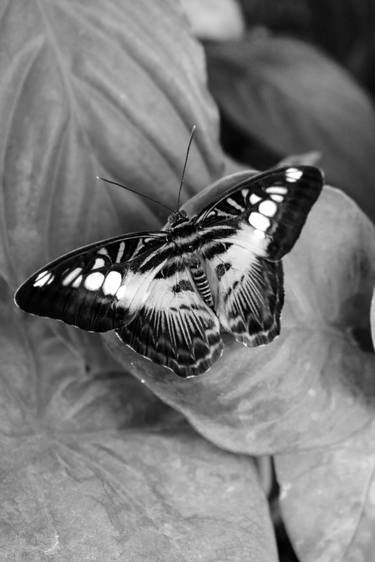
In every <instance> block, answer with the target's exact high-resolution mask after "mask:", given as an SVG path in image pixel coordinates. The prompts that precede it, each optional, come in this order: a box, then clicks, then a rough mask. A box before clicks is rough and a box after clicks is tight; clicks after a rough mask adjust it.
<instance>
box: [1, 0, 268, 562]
mask: <svg viewBox="0 0 375 562" xmlns="http://www.w3.org/2000/svg"><path fill="white" fill-rule="evenodd" d="M0 69H1V75H2V85H1V95H0V123H1V130H2V135H1V138H0V172H1V177H2V191H1V197H2V200H1V209H2V216H1V232H2V236H1V245H0V248H1V253H0V258H1V285H0V290H1V293H0V294H1V308H0V316H1V318H0V349H1V369H0V401H1V403H0V419H1V429H0V451H1V455H0V457H1V461H0V463H1V468H0V470H1V474H2V484H1V489H0V496H1V502H0V503H1V507H0V527H1V545H0V557H1V558H2V559H13V558H17V559H18V558H25V559H26V558H27V560H30V561H34V560H35V561H38V562H39V561H40V560H47V559H50V557H56V559H59V560H69V561H70V560H73V559H74V560H109V559H111V560H119V561H120V560H121V561H122V560H142V559H151V558H153V559H155V560H156V559H158V560H163V561H164V560H165V561H172V560H185V559H186V560H212V559H218V558H219V557H220V556H225V557H227V558H228V559H235V558H240V559H244V558H246V559H250V560H251V559H254V560H257V561H258V560H264V562H268V561H269V560H276V553H275V544H274V538H273V535H272V528H271V524H270V519H269V516H268V511H267V507H266V501H265V499H264V497H263V493H262V492H261V490H260V487H259V484H258V482H257V479H256V474H255V471H254V467H253V464H252V462H251V460H249V459H247V458H240V457H234V456H233V455H231V454H229V453H225V452H222V451H220V450H218V449H216V448H215V447H214V446H212V445H210V444H209V443H207V442H205V441H204V440H203V439H202V438H201V437H199V436H198V435H197V434H196V433H194V431H193V430H192V429H191V428H190V427H188V426H187V425H186V423H185V422H184V421H183V420H182V418H181V416H180V415H179V414H176V413H175V412H173V411H172V410H170V409H169V408H168V407H166V406H164V405H163V404H162V403H161V402H160V401H159V400H158V399H157V398H156V397H155V396H154V395H153V394H152V393H151V392H150V391H149V390H148V389H147V388H146V387H145V386H142V385H141V384H140V383H139V382H138V381H137V380H136V379H134V378H132V377H129V376H126V375H125V374H124V372H123V369H120V368H119V366H118V364H116V362H115V361H113V360H112V359H111V358H110V356H109V354H108V352H107V353H106V352H105V351H104V349H103V347H102V346H101V344H100V338H99V337H94V336H90V335H87V336H85V335H81V333H80V332H78V331H76V330H73V329H72V328H70V329H69V328H66V327H63V326H62V325H58V324H57V323H53V322H49V321H47V320H44V321H43V320H41V319H35V318H31V317H26V315H24V314H22V313H21V312H20V311H16V309H15V307H14V304H13V303H12V291H13V290H14V288H15V286H16V283H17V282H19V281H21V280H23V278H24V276H25V275H26V274H29V273H30V272H31V271H32V270H33V269H34V268H35V267H37V266H40V265H42V264H43V263H45V261H46V260H47V259H49V258H52V257H54V256H56V255H58V254H60V253H61V252H62V251H66V250H69V249H72V248H74V247H76V246H78V245H80V244H83V243H85V242H88V241H91V240H94V239H98V238H100V237H105V236H110V235H112V234H115V233H120V232H127V231H129V230H132V229H139V228H141V227H144V228H147V227H150V228H155V227H156V226H157V225H159V224H160V221H161V219H162V218H165V215H162V214H160V209H157V208H156V209H155V208H154V207H152V208H151V207H150V206H149V204H146V203H145V202H144V201H143V200H142V199H140V198H137V197H136V196H133V195H131V194H129V193H125V192H123V193H122V192H120V191H117V192H116V191H115V190H111V189H109V188H108V187H107V186H103V185H101V184H98V183H97V182H96V180H95V176H96V175H97V174H100V175H106V176H110V177H112V178H114V179H117V180H121V181H123V182H125V183H128V184H130V185H132V186H133V187H135V188H137V189H139V190H140V191H143V192H145V193H152V194H153V195H154V197H157V198H159V199H160V201H162V202H164V203H166V204H169V205H170V206H171V207H172V208H173V207H174V202H175V200H176V196H177V189H178V180H179V176H180V172H181V168H182V163H183V159H184V155H185V150H186V145H187V141H188V136H189V131H190V128H191V126H192V124H193V123H196V124H197V125H198V126H199V133H198V135H197V137H196V143H195V145H194V148H193V151H192V155H191V160H190V162H189V170H188V173H187V178H186V180H187V181H186V190H185V192H184V196H185V197H187V196H189V195H191V194H192V193H193V192H194V191H197V190H198V189H199V188H200V187H201V186H202V185H205V184H207V183H208V182H209V180H210V179H211V178H212V177H215V176H217V175H218V174H219V173H220V170H221V167H222V154H221V151H220V149H219V148H218V145H217V142H216V138H217V114H216V109H215V106H214V105H213V104H212V103H211V101H210V97H209V95H208V94H207V91H206V89H205V87H204V73H203V56H202V52H201V50H200V48H199V46H198V45H197V44H196V43H195V42H194V41H193V40H192V39H191V38H190V36H189V34H188V31H187V26H186V20H185V18H184V17H183V16H182V15H181V14H180V12H179V11H178V8H177V7H176V5H175V3H174V2H172V1H169V0H164V1H163V2H162V3H159V2H158V3H152V2H151V3H150V2H146V1H140V2H137V3H134V2H131V1H125V2H110V3H102V2H97V1H90V2H75V1H73V0H62V1H57V0H56V1H52V2H41V1H36V0H35V1H33V2H26V3H25V2H18V1H16V2H13V1H12V2H10V1H9V2H4V3H3V4H2V6H1V12H0ZM192 537H194V540H193V541H192Z"/></svg>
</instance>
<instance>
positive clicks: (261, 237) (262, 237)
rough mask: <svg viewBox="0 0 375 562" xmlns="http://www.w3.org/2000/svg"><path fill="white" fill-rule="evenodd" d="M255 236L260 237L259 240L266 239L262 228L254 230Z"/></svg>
mask: <svg viewBox="0 0 375 562" xmlns="http://www.w3.org/2000/svg"><path fill="white" fill-rule="evenodd" d="M254 236H255V237H256V238H258V240H264V239H265V237H266V235H265V234H264V232H263V231H262V230H258V229H257V228H256V229H255V230H254Z"/></svg>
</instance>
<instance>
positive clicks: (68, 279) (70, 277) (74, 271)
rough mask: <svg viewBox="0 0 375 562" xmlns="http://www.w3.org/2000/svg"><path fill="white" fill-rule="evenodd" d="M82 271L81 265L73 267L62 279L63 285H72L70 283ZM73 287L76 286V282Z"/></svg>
mask: <svg viewBox="0 0 375 562" xmlns="http://www.w3.org/2000/svg"><path fill="white" fill-rule="evenodd" d="M81 271H82V268H81V267H76V268H75V269H72V271H70V272H69V273H68V274H67V275H66V276H65V277H64V279H63V280H62V285H63V287H66V286H67V285H70V283H71V282H72V281H73V280H74V279H75V278H76V277H77V275H79V274H80V273H81ZM73 287H75V285H74V284H73Z"/></svg>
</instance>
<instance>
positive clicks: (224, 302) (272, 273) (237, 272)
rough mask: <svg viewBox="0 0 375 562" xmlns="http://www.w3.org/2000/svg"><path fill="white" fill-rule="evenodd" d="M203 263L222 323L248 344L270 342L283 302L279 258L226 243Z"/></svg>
mask: <svg viewBox="0 0 375 562" xmlns="http://www.w3.org/2000/svg"><path fill="white" fill-rule="evenodd" d="M204 263H205V270H206V272H207V277H208V280H209V284H210V287H211V290H212V293H213V297H214V302H215V312H216V315H217V316H218V318H219V320H220V324H221V326H222V327H223V328H224V329H225V330H226V331H228V332H230V333H232V335H233V336H234V337H235V339H236V340H237V341H239V342H240V343H243V344H244V345H247V346H251V347H254V346H257V345H262V344H266V343H269V342H271V341H272V340H273V339H274V338H275V337H276V336H277V335H278V334H279V333H280V312H281V309H282V306H283V302H284V289H283V270H282V264H281V262H280V261H269V260H266V259H264V258H261V257H258V256H256V255H254V253H252V252H249V250H246V249H245V248H243V247H242V246H237V245H236V244H232V245H230V244H226V249H225V251H224V252H222V253H218V254H217V255H216V256H212V255H210V256H209V257H208V258H206V260H205V262H204Z"/></svg>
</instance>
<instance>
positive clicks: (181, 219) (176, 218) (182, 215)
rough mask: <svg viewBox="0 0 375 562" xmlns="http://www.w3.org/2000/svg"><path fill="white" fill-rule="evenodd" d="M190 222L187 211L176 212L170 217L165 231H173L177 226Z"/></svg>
mask: <svg viewBox="0 0 375 562" xmlns="http://www.w3.org/2000/svg"><path fill="white" fill-rule="evenodd" d="M189 220H190V219H189V217H188V216H187V213H186V211H176V212H175V213H172V214H171V215H169V217H168V220H167V224H166V225H165V226H164V228H163V230H172V229H173V228H175V227H176V226H177V225H179V224H182V223H185V222H189Z"/></svg>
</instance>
